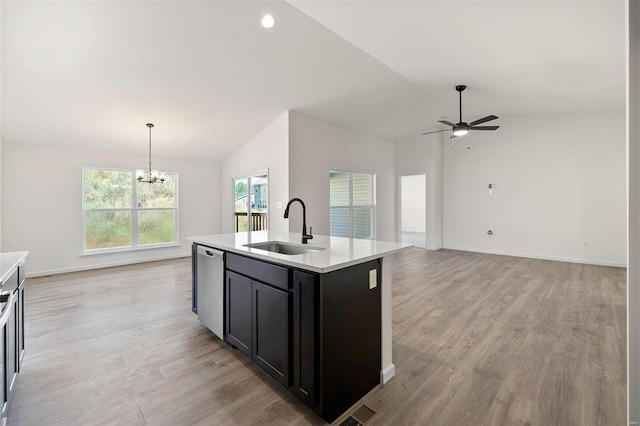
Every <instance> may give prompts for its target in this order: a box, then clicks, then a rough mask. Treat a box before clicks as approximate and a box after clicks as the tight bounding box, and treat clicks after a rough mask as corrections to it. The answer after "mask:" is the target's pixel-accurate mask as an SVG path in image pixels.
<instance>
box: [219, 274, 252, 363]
mask: <svg viewBox="0 0 640 426" xmlns="http://www.w3.org/2000/svg"><path fill="white" fill-rule="evenodd" d="M251 284H252V282H251V279H250V278H247V277H245V276H243V275H240V274H236V273H235V272H231V271H226V280H225V287H226V288H225V293H226V308H227V310H226V316H227V318H226V319H227V325H226V333H225V334H226V335H225V339H226V340H227V341H228V342H229V343H231V344H232V345H233V346H235V347H237V348H238V349H240V351H242V352H243V353H244V354H246V355H247V356H248V357H251V356H252V345H253V324H252V321H253V318H252V315H251V312H252V303H251V291H252V285H251Z"/></svg>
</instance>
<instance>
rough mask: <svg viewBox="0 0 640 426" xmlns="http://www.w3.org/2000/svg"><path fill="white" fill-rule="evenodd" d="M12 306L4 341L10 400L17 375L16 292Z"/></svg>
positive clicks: (8, 396) (8, 398) (8, 397)
mask: <svg viewBox="0 0 640 426" xmlns="http://www.w3.org/2000/svg"><path fill="white" fill-rule="evenodd" d="M14 296H15V297H14V298H13V306H12V307H11V310H12V312H11V315H9V320H8V321H7V333H6V336H7V340H6V342H5V349H6V363H7V365H6V368H7V400H8V401H11V392H13V387H14V385H15V382H16V376H17V375H18V337H19V333H18V323H19V321H18V293H17V290H16V293H15V294H14Z"/></svg>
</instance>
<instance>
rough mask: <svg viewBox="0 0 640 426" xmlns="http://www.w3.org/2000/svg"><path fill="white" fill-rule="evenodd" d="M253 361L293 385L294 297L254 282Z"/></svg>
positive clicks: (279, 379)
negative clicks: (291, 307)
mask: <svg viewBox="0 0 640 426" xmlns="http://www.w3.org/2000/svg"><path fill="white" fill-rule="evenodd" d="M252 285H253V360H254V361H255V362H256V364H258V365H259V366H260V367H262V368H263V369H264V370H265V371H267V372H268V373H269V374H271V376H273V377H274V378H275V379H276V380H277V381H279V382H280V383H282V384H283V385H285V386H287V387H288V386H289V352H290V350H289V345H290V343H289V342H290V339H289V305H290V299H291V294H290V293H288V292H286V291H282V290H279V289H277V288H275V287H271V286H268V285H266V284H262V283H260V282H258V281H253V282H252Z"/></svg>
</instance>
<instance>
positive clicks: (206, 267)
mask: <svg viewBox="0 0 640 426" xmlns="http://www.w3.org/2000/svg"><path fill="white" fill-rule="evenodd" d="M197 286H198V288H197V290H198V320H199V321H200V322H201V323H203V324H204V325H205V326H207V328H208V329H209V330H211V331H213V333H214V334H215V335H216V336H218V337H219V338H221V339H222V338H224V252H222V251H219V250H215V249H212V248H211V247H206V246H201V245H199V246H198V280H197Z"/></svg>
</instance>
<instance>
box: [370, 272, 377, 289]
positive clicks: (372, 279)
mask: <svg viewBox="0 0 640 426" xmlns="http://www.w3.org/2000/svg"><path fill="white" fill-rule="evenodd" d="M376 287H378V270H377V269H372V270H370V271H369V290H371V289H374V288H376Z"/></svg>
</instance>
